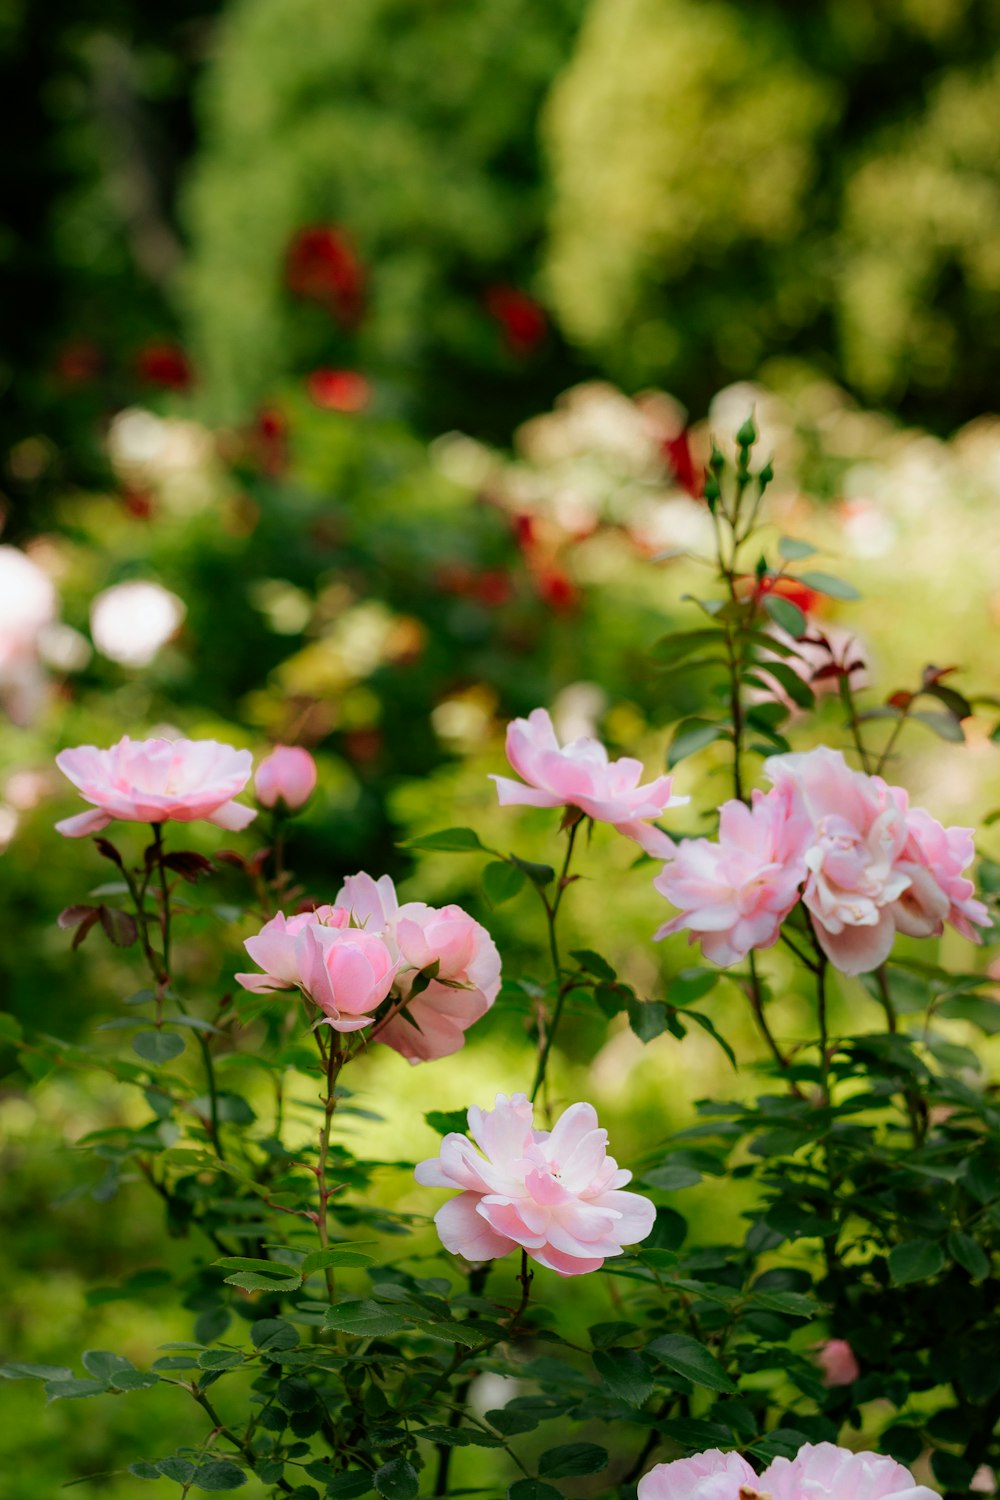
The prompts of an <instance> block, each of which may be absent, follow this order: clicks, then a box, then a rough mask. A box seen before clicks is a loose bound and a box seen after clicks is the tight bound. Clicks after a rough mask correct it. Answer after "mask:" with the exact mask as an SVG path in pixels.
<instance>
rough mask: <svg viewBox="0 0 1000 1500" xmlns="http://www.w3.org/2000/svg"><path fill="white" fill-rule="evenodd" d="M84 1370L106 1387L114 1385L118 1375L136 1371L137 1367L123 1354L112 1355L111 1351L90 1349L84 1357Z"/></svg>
mask: <svg viewBox="0 0 1000 1500" xmlns="http://www.w3.org/2000/svg"><path fill="white" fill-rule="evenodd" d="M83 1368H84V1369H85V1370H86V1372H87V1374H88V1375H92V1376H93V1377H94V1379H95V1380H103V1381H104V1384H105V1385H114V1384H116V1381H115V1376H116V1375H120V1374H122V1373H123V1372H124V1371H127V1370H134V1369H135V1366H134V1365H133V1363H132V1361H131V1360H130V1359H126V1358H125V1356H124V1355H123V1354H112V1353H111V1351H110V1350H109V1349H88V1350H87V1351H86V1353H85V1354H84V1356H83Z"/></svg>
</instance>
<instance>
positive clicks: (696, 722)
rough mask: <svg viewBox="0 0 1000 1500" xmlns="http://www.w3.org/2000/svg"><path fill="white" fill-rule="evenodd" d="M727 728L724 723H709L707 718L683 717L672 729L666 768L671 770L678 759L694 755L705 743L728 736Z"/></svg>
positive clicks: (702, 748) (708, 743)
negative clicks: (672, 733)
mask: <svg viewBox="0 0 1000 1500" xmlns="http://www.w3.org/2000/svg"><path fill="white" fill-rule="evenodd" d="M728 736H729V730H728V729H727V728H726V726H725V724H711V723H709V721H708V720H707V719H683V720H682V721H681V723H680V724H678V726H677V728H676V729H675V730H674V737H673V739H672V740H671V741H670V748H669V750H668V751H667V770H668V771H672V770H673V768H674V766H676V765H677V764H678V763H679V762H680V761H682V760H685V759H686V758H687V756H689V755H695V754H696V753H697V752H698V751H699V750H704V748H705V746H706V745H711V744H712V743H713V741H714V740H721V739H724V738H728Z"/></svg>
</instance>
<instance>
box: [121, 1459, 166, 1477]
mask: <svg viewBox="0 0 1000 1500" xmlns="http://www.w3.org/2000/svg"><path fill="white" fill-rule="evenodd" d="M128 1471H129V1473H130V1474H134V1475H135V1477H136V1479H162V1478H163V1475H162V1474H161V1473H160V1466H159V1464H151V1463H148V1462H147V1461H146V1459H144V1458H140V1459H139V1461H138V1462H137V1463H134V1464H129V1466H128Z"/></svg>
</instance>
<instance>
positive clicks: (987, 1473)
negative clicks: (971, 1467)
mask: <svg viewBox="0 0 1000 1500" xmlns="http://www.w3.org/2000/svg"><path fill="white" fill-rule="evenodd" d="M996 1490H997V1477H996V1475H995V1474H994V1472H993V1470H992V1469H991V1468H990V1466H989V1464H980V1465H979V1468H978V1469H977V1470H976V1472H975V1473H974V1474H973V1476H972V1478H971V1479H970V1480H969V1493H970V1494H972V1495H995V1494H996Z"/></svg>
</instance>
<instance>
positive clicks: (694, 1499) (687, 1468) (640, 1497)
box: [636, 1448, 757, 1500]
mask: <svg viewBox="0 0 1000 1500" xmlns="http://www.w3.org/2000/svg"><path fill="white" fill-rule="evenodd" d="M756 1487H757V1475H756V1473H755V1472H754V1470H753V1469H751V1467H750V1465H749V1464H748V1463H747V1461H746V1459H745V1458H741V1457H740V1455H739V1454H738V1453H720V1451H719V1449H718V1448H710V1449H709V1450H708V1452H707V1453H696V1454H694V1455H693V1457H691V1458H677V1459H674V1461H673V1463H669V1464H657V1465H656V1467H655V1468H652V1469H650V1471H649V1473H648V1474H644V1475H643V1476H642V1478H641V1479H640V1480H639V1485H638V1489H637V1490H636V1500H740V1497H741V1496H742V1494H743V1492H744V1491H745V1490H749V1491H751V1492H753V1493H756Z"/></svg>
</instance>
